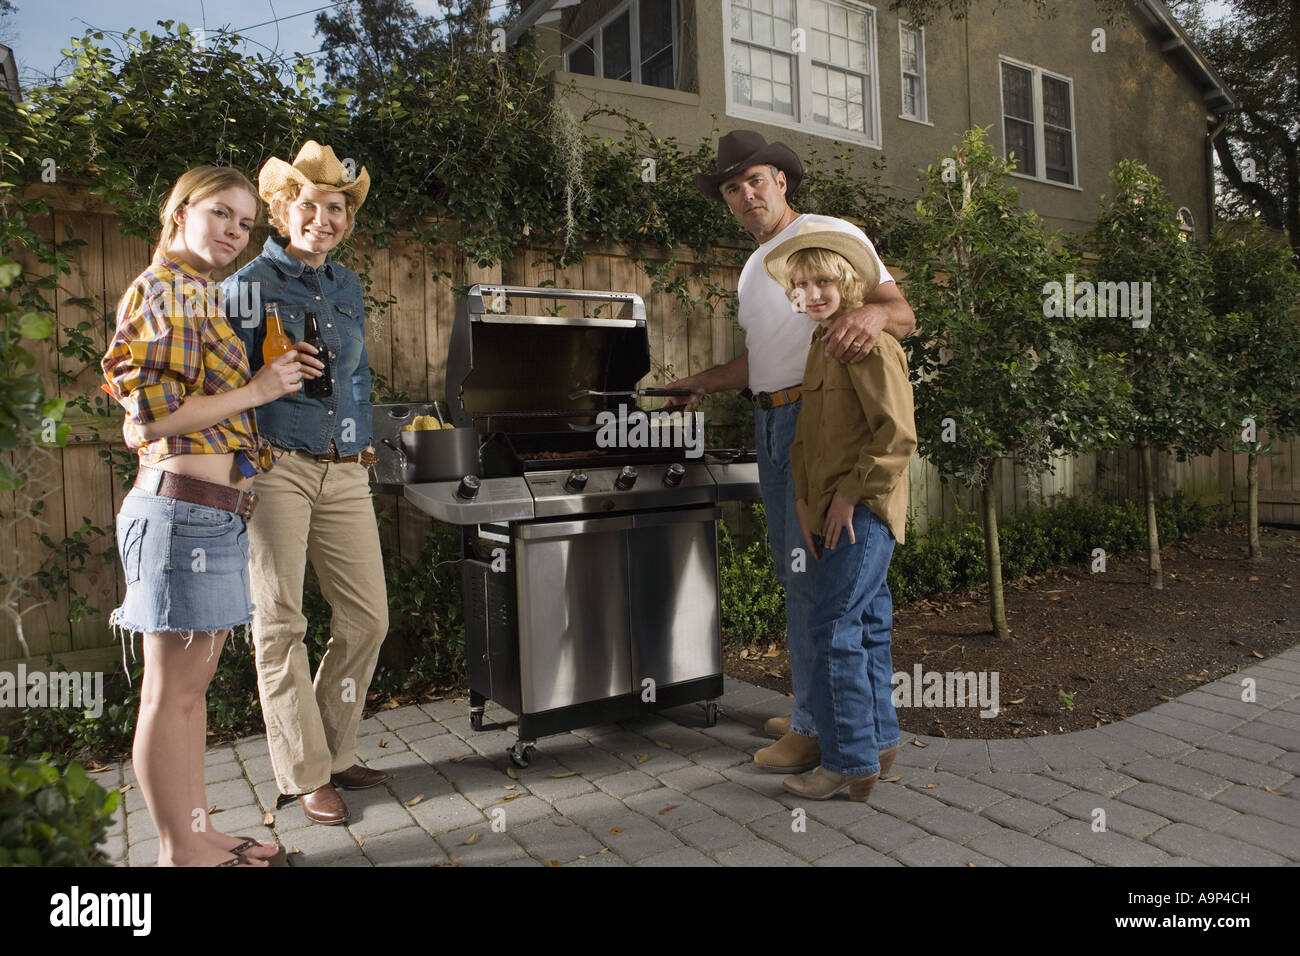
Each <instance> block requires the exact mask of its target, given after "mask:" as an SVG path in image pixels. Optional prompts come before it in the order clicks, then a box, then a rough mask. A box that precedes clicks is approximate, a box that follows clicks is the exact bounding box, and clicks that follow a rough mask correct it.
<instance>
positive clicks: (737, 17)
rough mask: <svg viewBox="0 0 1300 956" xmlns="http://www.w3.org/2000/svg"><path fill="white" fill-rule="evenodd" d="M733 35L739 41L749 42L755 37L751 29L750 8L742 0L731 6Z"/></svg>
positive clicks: (737, 0)
mask: <svg viewBox="0 0 1300 956" xmlns="http://www.w3.org/2000/svg"><path fill="white" fill-rule="evenodd" d="M731 35H732V37H733V38H734V39H737V40H748V39H751V38H752V36H753V34H752V33H751V31H750V29H749V7H747V6H745V5H744V3H743V2H742V0H736V2H735V3H733V4H732V5H731Z"/></svg>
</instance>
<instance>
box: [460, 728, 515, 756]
mask: <svg viewBox="0 0 1300 956" xmlns="http://www.w3.org/2000/svg"><path fill="white" fill-rule="evenodd" d="M518 739H519V736H518V734H516V733H515V732H514V731H512V730H490V731H489V730H484V731H481V732H479V733H474V734H470V735H468V736H467V737H465V743H467V744H469V746H470V747H471V748H473V750H474V751H475V752H476V753H479V754H482V755H483V756H484V757H487V758H488V759H489V760H491V759H495V758H496V757H497V756H498V755H500V754H503V753H505V752H506V751H507V750H509V749H510V748H511V747H513V746H514V745H515V741H516V740H518Z"/></svg>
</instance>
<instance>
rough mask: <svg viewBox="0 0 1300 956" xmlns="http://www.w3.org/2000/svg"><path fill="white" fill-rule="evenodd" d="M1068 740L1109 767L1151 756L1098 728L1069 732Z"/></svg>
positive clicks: (1112, 767)
mask: <svg viewBox="0 0 1300 956" xmlns="http://www.w3.org/2000/svg"><path fill="white" fill-rule="evenodd" d="M1107 726H1110V725H1109V724H1108V725H1107ZM1070 742H1071V743H1074V744H1077V745H1078V746H1079V748H1080V749H1081V750H1086V751H1087V752H1088V753H1090V754H1092V755H1093V756H1094V757H1097V758H1098V759H1099V760H1101V761H1102V762H1103V763H1104V764H1105V765H1106V766H1108V767H1110V768H1111V769H1114V768H1115V767H1119V766H1123V765H1124V764H1126V763H1129V762H1130V761H1133V760H1145V759H1146V758H1147V757H1150V756H1151V754H1149V753H1147V752H1146V751H1145V750H1143V749H1141V748H1140V747H1135V746H1133V744H1131V743H1128V742H1127V741H1124V740H1120V739H1119V738H1118V737H1114V736H1112V735H1110V734H1103V733H1102V732H1101V730H1100V729H1096V730H1084V731H1080V732H1079V733H1075V734H1071V735H1070Z"/></svg>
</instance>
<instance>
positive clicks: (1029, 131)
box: [1004, 117, 1038, 176]
mask: <svg viewBox="0 0 1300 956" xmlns="http://www.w3.org/2000/svg"><path fill="white" fill-rule="evenodd" d="M1004 126H1005V128H1006V135H1007V156H1008V157H1010V156H1011V155H1012V154H1013V153H1014V154H1015V159H1016V172H1018V173H1024V174H1025V175H1026V176H1037V175H1038V160H1037V157H1036V156H1035V155H1034V126H1033V124H1032V123H1022V122H1020V120H1015V119H1011V118H1009V117H1008V118H1007V119H1006V120H1005V121H1004Z"/></svg>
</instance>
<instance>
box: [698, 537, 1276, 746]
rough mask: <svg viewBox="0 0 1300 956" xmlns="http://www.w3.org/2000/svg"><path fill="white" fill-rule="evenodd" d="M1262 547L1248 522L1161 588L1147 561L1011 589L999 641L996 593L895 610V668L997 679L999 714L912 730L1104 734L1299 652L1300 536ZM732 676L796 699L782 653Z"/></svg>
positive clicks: (906, 717)
mask: <svg viewBox="0 0 1300 956" xmlns="http://www.w3.org/2000/svg"><path fill="white" fill-rule="evenodd" d="M1260 539H1261V543H1262V545H1263V548H1264V558H1263V559H1262V560H1260V561H1250V560H1249V559H1248V558H1247V557H1246V538H1245V530H1244V528H1243V527H1241V526H1237V527H1234V528H1229V529H1226V530H1225V529H1216V530H1211V531H1207V532H1205V533H1204V534H1201V535H1199V536H1197V537H1196V538H1193V539H1191V540H1189V541H1186V542H1182V543H1180V544H1176V545H1173V546H1171V547H1167V548H1165V549H1164V550H1163V551H1162V554H1161V561H1162V563H1163V565H1164V571H1165V587H1164V590H1163V591H1153V590H1151V589H1150V588H1148V587H1147V584H1146V559H1145V556H1138V557H1128V558H1117V557H1113V556H1111V557H1108V559H1107V562H1106V570H1105V572H1104V573H1096V574H1094V573H1092V572H1091V569H1090V567H1089V565H1084V564H1080V565H1072V566H1067V567H1064V568H1059V569H1055V570H1052V571H1048V572H1046V573H1043V574H1039V575H1033V576H1031V577H1027V578H1023V579H1021V580H1019V581H1015V582H1010V583H1008V584H1007V586H1006V603H1007V620H1008V623H1009V624H1010V627H1011V639H1010V640H1009V641H998V640H997V639H996V638H995V637H994V636H993V632H992V629H991V627H990V625H989V614H988V600H987V592H986V591H976V592H971V593H968V594H951V595H940V596H935V597H932V598H931V599H929V600H926V601H920V602H917V603H915V604H911V605H907V606H905V607H900V608H896V609H895V612H894V631H893V641H894V645H893V654H894V671H895V672H896V673H897V672H900V671H901V672H904V673H906V674H907V675H908V677H909V680H910V679H912V678H914V676H915V667H916V666H917V665H920V667H921V669H922V673H923V674H925V673H928V672H939V673H945V674H946V673H947V672H967V671H974V672H976V673H977V674H978V673H980V672H985V673H986V674H989V675H992V674H993V673H994V672H996V673H997V674H998V700H999V703H1000V705H1001V709H1000V712H999V713H998V714H997V716H993V717H988V718H983V717H981V716H980V707H979V706H969V707H934V706H924V707H921V706H912V707H900V708H899V710H898V715H899V722H900V724H901V725H902V728H903V730H904V731H910V732H912V733H923V734H933V735H936V736H942V737H980V738H995V737H1022V736H1029V735H1041V734H1045V733H1046V734H1054V733H1067V732H1070V731H1074V730H1082V729H1084V728H1087V727H1096V726H1100V725H1101V724H1104V723H1109V722H1111V721H1114V720H1121V719H1123V718H1125V717H1128V716H1131V715H1133V714H1136V713H1140V712H1141V711H1144V710H1147V709H1148V708H1150V707H1154V706H1156V705H1157V704H1159V703H1161V702H1162V701H1167V700H1170V699H1172V698H1174V697H1177V696H1178V695H1179V694H1182V693H1185V692H1186V691H1188V690H1190V689H1191V688H1193V687H1195V686H1197V685H1199V684H1202V683H1205V682H1206V681H1212V680H1216V679H1218V678H1220V677H1222V676H1224V675H1225V674H1230V673H1233V672H1235V671H1237V670H1241V669H1244V668H1246V667H1249V666H1250V665H1252V664H1256V663H1258V662H1259V661H1260V660H1261V659H1263V658H1266V657H1270V656H1272V655H1273V654H1276V653H1278V652H1280V651H1283V650H1285V649H1287V648H1289V647H1293V646H1295V645H1296V644H1298V643H1300V529H1279V528H1262V529H1260ZM769 655H770V656H769ZM724 668H725V670H726V672H727V673H728V674H730V675H731V676H733V677H736V678H739V679H741V680H747V681H750V682H752V683H756V684H761V685H763V686H765V687H771V688H774V689H778V690H782V691H784V692H786V693H789V692H790V680H789V674H790V666H789V661H788V659H787V658H786V655H785V652H784V649H781V648H776V647H773V646H772V645H768V646H763V647H756V646H751V647H748V648H743V649H740V648H738V649H734V650H732V649H728V651H727V654H726V661H725V665H724ZM922 684H924V679H923V681H922ZM986 686H987V687H988V689H989V690H990V691H991V689H992V688H991V684H989V685H986ZM919 694H920V692H919V691H918V692H917V696H919Z"/></svg>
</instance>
